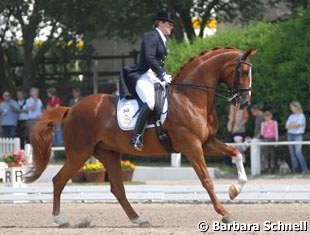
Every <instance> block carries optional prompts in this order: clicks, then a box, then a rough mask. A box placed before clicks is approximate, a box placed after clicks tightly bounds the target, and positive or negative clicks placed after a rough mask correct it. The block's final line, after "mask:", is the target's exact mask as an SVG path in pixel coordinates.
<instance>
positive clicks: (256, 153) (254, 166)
mask: <svg viewBox="0 0 310 235" xmlns="http://www.w3.org/2000/svg"><path fill="white" fill-rule="evenodd" d="M227 144H228V145H232V146H247V147H250V148H251V151H250V155H251V175H252V176H256V175H260V174H261V146H279V145H293V144H301V145H310V141H279V142H263V141H260V140H259V139H252V140H251V142H249V143H227ZM26 149H27V148H26ZM64 150H65V148H64V147H52V157H53V152H55V151H64ZM28 151H30V150H28ZM28 151H26V152H28ZM171 166H173V167H180V166H181V154H179V153H173V154H171Z"/></svg>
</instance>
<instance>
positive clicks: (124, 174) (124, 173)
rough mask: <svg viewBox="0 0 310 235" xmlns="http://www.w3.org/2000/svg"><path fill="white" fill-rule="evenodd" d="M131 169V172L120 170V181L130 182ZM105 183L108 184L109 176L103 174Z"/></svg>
mask: <svg viewBox="0 0 310 235" xmlns="http://www.w3.org/2000/svg"><path fill="white" fill-rule="evenodd" d="M133 171H134V170H133V169H132V170H122V179H123V181H131V180H132V176H133ZM105 182H110V179H109V174H108V173H106V174H105Z"/></svg>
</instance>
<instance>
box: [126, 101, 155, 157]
mask: <svg viewBox="0 0 310 235" xmlns="http://www.w3.org/2000/svg"><path fill="white" fill-rule="evenodd" d="M151 114H152V110H151V109H150V108H149V106H148V105H147V104H146V103H144V104H143V106H142V107H141V110H140V113H139V116H138V119H137V123H136V126H135V129H134V131H133V137H132V138H131V141H130V145H131V146H132V147H134V148H135V149H137V150H139V151H141V150H142V147H143V134H144V131H145V124H146V121H147V120H148V118H149V117H150V115H151Z"/></svg>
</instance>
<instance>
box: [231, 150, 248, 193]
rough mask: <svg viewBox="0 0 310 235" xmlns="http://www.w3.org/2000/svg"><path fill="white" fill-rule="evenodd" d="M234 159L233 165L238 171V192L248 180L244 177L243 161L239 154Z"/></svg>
mask: <svg viewBox="0 0 310 235" xmlns="http://www.w3.org/2000/svg"><path fill="white" fill-rule="evenodd" d="M234 159H235V164H236V167H237V171H238V186H240V190H241V189H242V187H243V185H244V184H245V183H246V182H247V181H248V178H247V176H246V173H245V170H244V166H243V159H242V155H241V153H239V154H238V155H237V156H236V157H234Z"/></svg>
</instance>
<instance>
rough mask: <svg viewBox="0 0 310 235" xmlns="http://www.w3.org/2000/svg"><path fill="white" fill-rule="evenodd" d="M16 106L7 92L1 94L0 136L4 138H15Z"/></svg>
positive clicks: (17, 110) (17, 109)
mask: <svg viewBox="0 0 310 235" xmlns="http://www.w3.org/2000/svg"><path fill="white" fill-rule="evenodd" d="M18 112H19V108H18V104H17V102H16V101H15V100H13V99H12V98H11V94H10V92H8V91H5V92H4V93H3V102H1V104H0V113H1V127H2V132H3V133H2V136H3V137H5V138H14V137H16V126H17V119H18Z"/></svg>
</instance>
